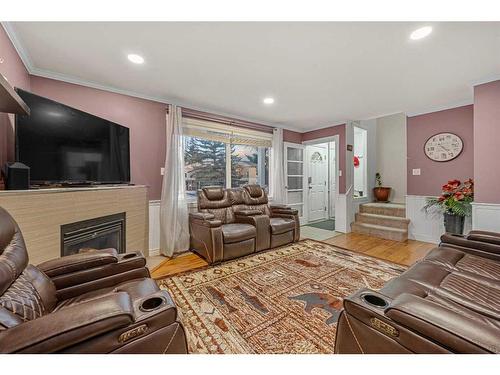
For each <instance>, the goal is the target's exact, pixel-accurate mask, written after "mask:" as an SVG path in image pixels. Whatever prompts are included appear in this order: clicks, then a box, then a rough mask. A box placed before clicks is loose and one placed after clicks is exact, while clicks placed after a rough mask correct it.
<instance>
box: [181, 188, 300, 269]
mask: <svg viewBox="0 0 500 375" xmlns="http://www.w3.org/2000/svg"><path fill="white" fill-rule="evenodd" d="M198 211H199V212H196V213H191V214H190V215H189V229H190V234H191V245H190V247H191V250H193V251H195V252H196V253H198V254H199V255H201V256H202V257H203V258H205V259H206V260H207V262H208V263H210V264H214V263H218V262H221V261H225V260H229V259H234V258H238V257H241V256H245V255H249V254H252V253H255V252H258V251H262V250H266V249H270V248H275V247H278V246H282V245H286V244H288V243H291V242H294V241H298V240H299V238H300V223H299V218H298V212H297V210H293V209H291V208H288V207H286V206H284V205H269V204H268V198H267V194H266V192H265V190H264V189H262V188H261V187H260V186H259V185H247V186H244V187H243V188H234V189H223V188H222V187H205V188H203V189H201V190H200V191H199V192H198Z"/></svg>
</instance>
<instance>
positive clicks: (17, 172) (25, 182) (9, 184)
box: [3, 162, 30, 190]
mask: <svg viewBox="0 0 500 375" xmlns="http://www.w3.org/2000/svg"><path fill="white" fill-rule="evenodd" d="M3 174H4V177H5V188H6V189H7V190H27V189H29V188H30V167H28V166H27V165H24V164H23V163H19V162H15V163H6V164H5V167H4V170H3Z"/></svg>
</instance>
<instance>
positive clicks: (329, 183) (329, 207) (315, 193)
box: [305, 137, 338, 234]
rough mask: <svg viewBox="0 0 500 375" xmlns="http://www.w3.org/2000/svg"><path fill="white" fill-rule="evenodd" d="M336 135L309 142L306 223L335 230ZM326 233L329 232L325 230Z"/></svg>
mask: <svg viewBox="0 0 500 375" xmlns="http://www.w3.org/2000/svg"><path fill="white" fill-rule="evenodd" d="M336 145H337V137H333V139H328V140H327V141H325V140H323V141H319V142H318V143H311V144H306V148H305V155H306V160H305V161H306V162H305V164H306V165H305V166H306V186H307V189H308V194H307V202H306V203H307V204H306V207H307V226H309V227H312V228H318V229H321V230H327V231H334V230H335V206H336V204H335V203H336V200H337V195H338V192H337V184H338V183H337V179H338V172H337V163H336V161H337V158H338V156H337V147H336ZM325 234H326V233H325Z"/></svg>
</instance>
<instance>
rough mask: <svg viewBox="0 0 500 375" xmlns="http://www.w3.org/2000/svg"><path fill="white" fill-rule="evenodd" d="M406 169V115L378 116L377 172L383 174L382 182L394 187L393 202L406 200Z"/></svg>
mask: <svg viewBox="0 0 500 375" xmlns="http://www.w3.org/2000/svg"><path fill="white" fill-rule="evenodd" d="M406 170H407V167H406V115H405V114H404V113H397V114H395V115H390V116H385V117H380V118H378V119H377V172H379V173H380V174H381V175H382V184H383V185H384V186H388V187H391V188H392V194H391V198H390V199H391V200H392V201H393V202H398V203H404V202H405V197H406V191H407V190H406Z"/></svg>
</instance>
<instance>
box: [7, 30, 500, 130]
mask: <svg viewBox="0 0 500 375" xmlns="http://www.w3.org/2000/svg"><path fill="white" fill-rule="evenodd" d="M4 25H5V26H6V29H7V31H8V33H9V35H10V37H11V39H13V41H14V44H15V45H16V48H17V49H18V51H19V52H20V54H21V57H22V58H23V60H24V61H25V64H26V65H27V67H28V70H29V71H30V72H31V73H32V74H35V75H41V76H47V77H51V78H57V79H62V80H66V81H69V82H76V83H81V84H84V85H89V86H93V87H98V88H105V89H109V90H112V91H117V92H123V93H127V94H130V95H134V96H139V97H144V98H149V99H154V100H159V101H164V102H167V103H174V104H180V105H183V106H186V107H190V108H194V109H201V110H205V111H211V112H214V113H218V114H226V115H231V116H235V117H240V118H242V119H247V120H253V121H258V122H262V123H265V124H269V125H275V126H276V125H278V126H283V127H285V128H289V129H295V130H298V131H306V130H311V129H317V128H321V127H324V126H328V125H333V124H338V123H341V122H343V121H346V120H363V119H369V118H374V117H379V116H383V115H387V114H392V113H397V112H405V113H408V114H410V115H411V114H416V113H424V112H429V111H432V110H437V109H443V108H449V107H453V106H457V105H463V104H468V103H472V93H473V92H472V86H473V85H474V84H477V83H481V82H486V81H489V80H493V79H498V78H500V23H499V22H491V23H480V22H469V23H466V22H462V23H415V22H401V23H388V22H379V23H374V22H363V23H354V22H327V23H319V22H318V23H302V22H298V23H289V22H287V23H278V22H276V23H256V22H254V23H236V22H235V23H220V22H211V23H200V22H193V23H175V22H158V23H153V22H149V23H145V22H123V23H120V22H99V23H95V22H85V23H83V22H81V23H72V22H67V23H60V22H14V23H8V24H4ZM423 25H431V26H432V27H433V33H432V34H431V35H430V36H429V37H427V38H425V39H421V40H418V41H414V40H410V39H409V35H410V33H411V32H412V31H413V30H415V29H416V28H418V27H420V26H423ZM129 53H137V54H140V55H142V56H143V57H144V58H145V63H144V64H143V65H134V64H132V63H130V62H129V61H128V60H127V58H126V56H127V54H129ZM267 96H271V97H274V98H275V103H274V104H273V105H264V104H263V103H262V99H263V98H264V97H267Z"/></svg>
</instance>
